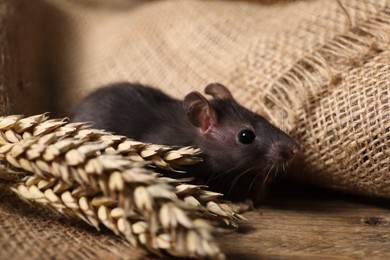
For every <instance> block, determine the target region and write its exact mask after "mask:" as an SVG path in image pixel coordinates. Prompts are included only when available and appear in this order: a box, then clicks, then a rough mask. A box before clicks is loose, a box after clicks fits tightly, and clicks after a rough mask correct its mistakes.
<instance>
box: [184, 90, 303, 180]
mask: <svg viewBox="0 0 390 260" xmlns="http://www.w3.org/2000/svg"><path fill="white" fill-rule="evenodd" d="M205 93H206V94H210V95H212V96H213V98H214V99H212V100H210V101H209V100H207V99H206V98H205V97H203V96H202V95H201V94H200V93H198V92H191V93H190V94H188V95H187V96H186V97H185V100H184V108H185V111H186V113H187V115H188V118H189V120H190V121H191V123H192V124H193V125H194V126H195V127H197V128H198V130H199V136H200V137H199V139H200V140H199V142H198V146H199V147H200V148H201V149H202V150H203V152H204V153H205V155H206V157H207V161H208V166H210V167H212V168H213V172H216V173H218V174H224V173H226V174H227V173H230V172H235V173H243V172H246V171H261V170H264V169H269V168H271V167H273V166H279V165H282V164H285V163H287V162H288V161H289V160H291V159H292V158H293V157H294V156H295V155H296V154H297V153H298V152H299V144H298V143H297V142H295V141H294V140H293V139H292V138H291V137H290V136H289V135H287V134H286V133H284V132H283V131H281V130H280V129H279V128H277V127H275V126H274V125H272V124H271V123H269V122H268V121H267V120H266V119H265V118H263V117H262V116H259V115H257V114H255V113H253V112H251V111H249V110H248V109H246V108H244V107H242V106H240V105H239V104H238V103H237V102H236V101H235V100H234V98H233V97H232V95H231V93H230V91H229V90H228V89H227V88H226V87H224V86H223V85H221V84H218V83H214V84H210V85H208V86H207V87H206V89H205Z"/></svg>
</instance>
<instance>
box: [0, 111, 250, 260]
mask: <svg viewBox="0 0 390 260" xmlns="http://www.w3.org/2000/svg"><path fill="white" fill-rule="evenodd" d="M199 153H200V151H199V150H198V149H195V148H191V147H183V148H173V147H167V146H161V145H152V144H145V143H140V142H135V141H133V140H130V139H128V138H126V137H123V136H115V135H111V134H109V133H107V132H104V131H100V130H95V129H90V128H88V127H87V125H86V124H83V123H68V122H67V120H66V119H51V120H49V119H48V117H47V115H46V114H43V115H36V116H32V117H27V118H23V117H22V116H8V117H2V118H0V161H1V162H2V171H3V172H6V173H7V174H8V175H10V174H11V173H12V174H19V175H20V169H22V170H23V171H25V173H29V174H30V176H26V177H25V178H23V179H22V180H21V181H20V182H19V184H18V185H17V186H16V187H14V188H13V191H15V192H16V193H17V194H18V195H19V196H20V197H21V198H22V199H24V200H26V201H29V202H35V203H38V204H41V205H43V206H45V207H47V208H50V209H52V210H55V211H58V212H61V213H62V214H65V215H69V216H77V217H79V218H81V219H83V220H84V221H86V222H87V223H89V224H90V225H93V226H95V227H96V228H98V227H99V223H102V224H104V225H105V226H107V227H108V228H109V229H111V230H113V231H114V232H115V233H116V234H118V235H123V236H124V237H125V238H126V239H127V240H129V241H130V243H131V244H133V245H134V246H136V245H139V244H141V245H143V246H145V247H146V248H147V249H148V250H150V251H151V252H154V253H156V254H161V253H162V252H168V253H169V254H171V255H175V256H184V257H211V258H223V254H222V253H221V251H220V249H219V247H218V246H217V245H216V244H215V241H214V240H213V236H212V235H211V234H212V228H211V225H210V222H209V221H210V220H212V221H219V222H220V221H221V220H222V221H224V222H225V223H227V224H231V225H237V221H240V220H242V219H243V218H242V217H241V216H240V215H239V214H237V213H236V212H235V211H234V210H233V209H232V208H231V207H230V206H229V205H228V204H226V203H224V202H222V201H219V200H218V197H219V195H220V194H217V193H213V192H210V191H207V190H205V189H204V188H203V187H201V186H197V185H191V184H188V183H182V182H180V181H179V180H175V179H170V178H164V177H162V176H160V175H159V174H157V173H155V172H153V171H152V169H151V168H150V167H149V166H150V165H154V166H156V167H160V168H163V169H166V170H170V171H174V170H175V169H176V171H177V170H178V169H181V167H183V166H187V165H191V164H194V163H197V162H199V159H198V158H197V157H196V156H197V155H198V154H199ZM10 166H12V167H10ZM178 177H180V173H178Z"/></svg>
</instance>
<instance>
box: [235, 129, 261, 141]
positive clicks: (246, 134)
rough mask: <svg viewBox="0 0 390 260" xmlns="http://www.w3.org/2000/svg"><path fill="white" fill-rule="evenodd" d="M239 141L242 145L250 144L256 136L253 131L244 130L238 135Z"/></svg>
mask: <svg viewBox="0 0 390 260" xmlns="http://www.w3.org/2000/svg"><path fill="white" fill-rule="evenodd" d="M237 137H238V141H240V143H242V144H250V143H252V142H253V140H255V137H256V135H255V134H254V133H253V132H252V131H251V130H242V131H241V132H239V133H238V135H237Z"/></svg>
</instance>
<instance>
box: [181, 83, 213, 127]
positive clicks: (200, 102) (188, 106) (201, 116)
mask: <svg viewBox="0 0 390 260" xmlns="http://www.w3.org/2000/svg"><path fill="white" fill-rule="evenodd" d="M184 110H185V112H186V113H187V116H188V119H189V120H190V121H191V123H192V124H193V125H194V126H196V127H198V128H199V129H200V130H201V131H202V133H204V132H206V131H207V130H208V129H209V128H210V127H211V126H212V125H215V124H216V123H217V114H216V112H215V110H214V108H213V107H212V106H211V105H210V103H209V101H208V100H207V99H206V98H205V97H204V96H202V95H201V94H200V93H199V92H196V91H194V92H191V93H190V94H188V95H187V96H186V97H185V98H184Z"/></svg>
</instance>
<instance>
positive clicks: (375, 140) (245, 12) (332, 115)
mask: <svg viewBox="0 0 390 260" xmlns="http://www.w3.org/2000/svg"><path fill="white" fill-rule="evenodd" d="M389 5H390V4H389V1H388V0H379V1H378V0H364V1H362V0H348V1H347V0H344V1H340V2H338V1H335V0H326V1H286V2H285V1H281V2H280V1H279V2H278V3H276V4H272V3H270V2H266V3H264V2H262V1H249V2H248V1H157V2H153V3H151V4H149V5H143V6H140V7H138V8H135V9H132V10H131V11H123V10H121V11H115V10H114V11H113V10H105V9H98V11H96V9H91V8H89V9H88V8H78V7H77V5H68V6H67V8H64V6H63V5H62V6H61V8H63V10H64V11H65V12H67V13H68V17H70V18H69V20H70V22H69V26H70V25H71V24H72V23H77V25H78V26H77V27H72V28H73V30H74V31H73V34H72V35H73V38H71V40H70V41H69V44H68V45H67V46H66V48H65V50H66V51H65V53H67V56H66V57H65V58H62V59H61V60H62V61H63V63H62V64H61V67H59V69H58V71H59V72H60V73H58V75H57V77H56V78H57V79H58V83H57V85H59V86H62V88H63V89H66V90H67V91H65V92H64V93H63V94H62V95H61V96H60V97H59V100H60V101H59V103H58V104H59V106H60V108H62V107H66V108H69V107H71V106H69V104H74V103H76V102H78V101H79V100H80V99H81V98H82V97H83V96H85V95H86V94H87V93H89V92H90V91H92V90H93V89H95V88H97V87H100V86H102V85H104V84H107V83H111V82H116V81H124V80H126V81H132V82H141V83H144V84H149V85H153V86H156V87H159V88H162V89H163V90H164V91H166V92H168V93H169V94H171V95H173V96H175V97H177V98H182V97H183V96H184V95H185V94H186V93H188V92H190V91H191V90H194V89H195V90H199V91H203V88H204V86H205V85H206V84H207V83H210V82H215V81H216V82H221V83H223V84H225V85H227V86H229V87H230V88H231V90H232V92H233V94H234V96H235V97H236V99H237V100H238V101H239V102H240V103H242V104H243V105H245V106H246V107H248V108H249V109H252V110H254V111H256V112H259V113H261V114H263V115H265V116H267V117H268V118H269V119H270V120H271V121H272V122H274V123H275V124H277V125H279V126H280V127H282V128H283V129H286V130H287V131H289V132H290V133H292V134H293V135H294V136H295V137H296V138H297V139H298V140H299V141H300V142H301V144H302V148H303V153H302V156H301V158H300V159H299V160H297V161H298V162H299V167H297V169H299V170H295V171H293V172H291V173H289V175H290V176H294V177H295V178H298V179H300V180H305V181H310V182H313V183H316V184H320V185H324V186H326V187H333V188H337V189H339V190H343V191H347V192H351V193H358V194H365V195H369V196H379V197H384V198H389V197H390V188H388V187H390V186H389V185H388V184H389V182H390V175H389V172H390V161H389V160H390V159H389V153H390V150H389V149H390V148H389V147H390V145H389V142H390V133H389V132H390V130H389V129H390V109H389V103H390V100H389V99H390V94H389V88H390V80H389V77H390V76H389V66H390V62H389V51H390V49H389V43H390V33H389V31H390V24H389V21H390V13H389ZM68 111H69V110H68ZM68 111H66V110H65V111H64V112H65V114H67V112H68Z"/></svg>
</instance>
